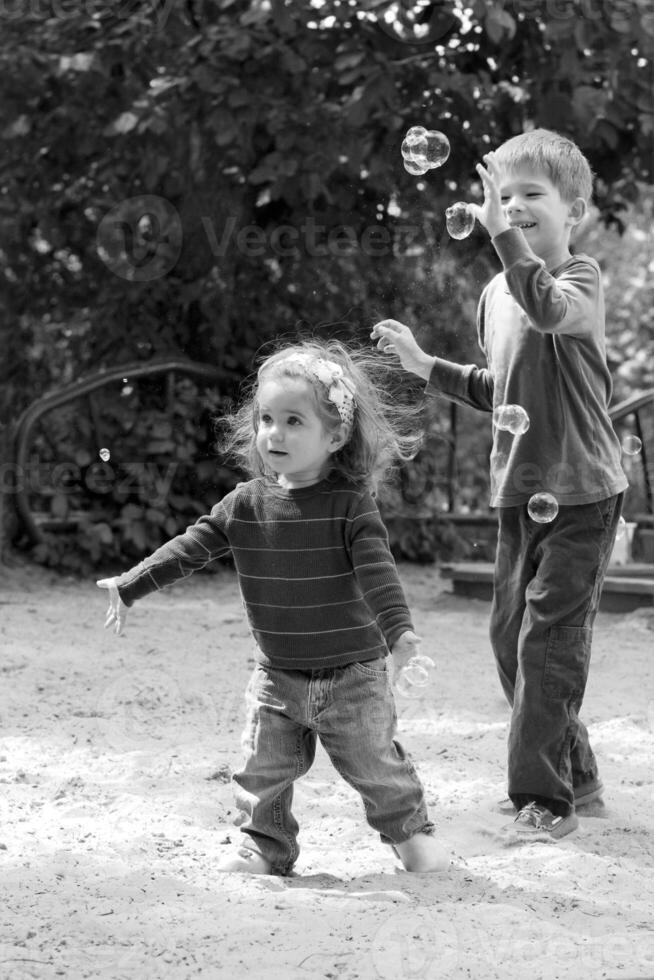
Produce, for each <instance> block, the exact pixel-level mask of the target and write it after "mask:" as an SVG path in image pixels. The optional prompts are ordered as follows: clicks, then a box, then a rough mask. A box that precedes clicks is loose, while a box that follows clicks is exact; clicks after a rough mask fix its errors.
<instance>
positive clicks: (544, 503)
mask: <svg viewBox="0 0 654 980" xmlns="http://www.w3.org/2000/svg"><path fill="white" fill-rule="evenodd" d="M558 512H559V505H558V503H557V502H556V497H553V496H552V494H551V493H535V494H534V495H533V497H531V499H530V500H529V503H528V504H527V513H528V514H529V516H530V517H531V519H532V521H536V523H537V524H550V523H551V522H552V521H553V520H554V518H555V517H556V515H557V514H558Z"/></svg>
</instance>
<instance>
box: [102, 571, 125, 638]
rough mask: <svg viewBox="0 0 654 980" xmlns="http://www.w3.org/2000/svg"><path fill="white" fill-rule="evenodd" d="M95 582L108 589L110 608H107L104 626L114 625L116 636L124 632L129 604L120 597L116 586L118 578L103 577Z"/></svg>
mask: <svg viewBox="0 0 654 980" xmlns="http://www.w3.org/2000/svg"><path fill="white" fill-rule="evenodd" d="M95 584H96V585H98V586H99V587H100V588H101V589H107V591H108V592H109V608H108V609H107V617H106V619H105V621H104V628H105V629H108V628H109V626H112V625H113V626H114V633H115V634H116V636H120V634H121V633H122V632H123V626H124V625H125V619H126V618H127V606H126V605H125V603H124V602H123V600H122V599H121V598H120V593H119V592H118V588H117V587H116V580H115V579H113V578H101V579H98V581H97V582H96V583H95ZM114 624H115V625H114Z"/></svg>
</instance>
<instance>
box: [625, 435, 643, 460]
mask: <svg viewBox="0 0 654 980" xmlns="http://www.w3.org/2000/svg"><path fill="white" fill-rule="evenodd" d="M642 448H643V442H642V439H639V438H638V436H625V438H624V439H623V440H622V452H623V453H626V454H627V456H637V455H638V453H639V452H640V451H641V449H642Z"/></svg>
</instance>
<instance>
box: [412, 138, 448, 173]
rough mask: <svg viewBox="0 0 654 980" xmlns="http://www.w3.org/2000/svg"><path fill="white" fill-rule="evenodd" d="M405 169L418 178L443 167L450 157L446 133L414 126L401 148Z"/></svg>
mask: <svg viewBox="0 0 654 980" xmlns="http://www.w3.org/2000/svg"><path fill="white" fill-rule="evenodd" d="M400 151H401V153H402V157H403V159H404V169H405V170H406V171H407V172H408V173H410V174H414V175H415V176H418V175H419V174H426V173H427V171H428V170H435V169H436V167H442V166H443V164H444V163H445V161H446V160H447V158H448V157H449V155H450V141H449V140H448V138H447V136H446V135H445V133H439V132H438V130H436V129H425V127H424V126H412V127H411V129H409V130H408V131H407V134H406V136H405V137H404V139H403V141H402V146H401V148H400Z"/></svg>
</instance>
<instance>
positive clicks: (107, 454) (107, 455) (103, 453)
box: [100, 449, 111, 463]
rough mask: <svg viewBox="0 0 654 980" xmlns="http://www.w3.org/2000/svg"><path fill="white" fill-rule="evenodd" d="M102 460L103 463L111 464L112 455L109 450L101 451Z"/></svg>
mask: <svg viewBox="0 0 654 980" xmlns="http://www.w3.org/2000/svg"><path fill="white" fill-rule="evenodd" d="M100 459H101V460H102V462H103V463H108V462H109V460H110V459H111V453H110V452H109V450H108V449H101V450H100Z"/></svg>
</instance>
